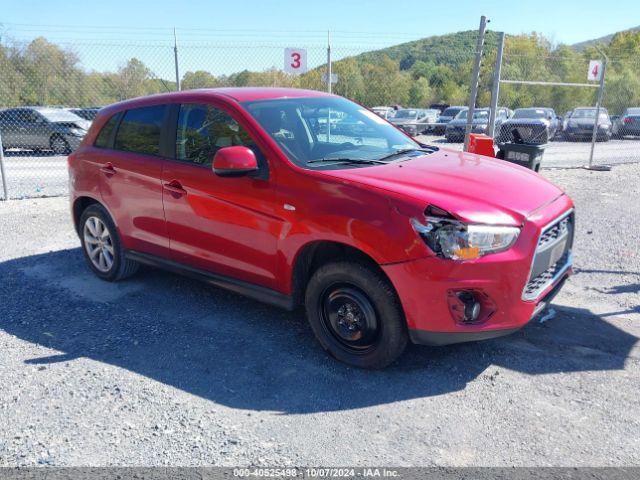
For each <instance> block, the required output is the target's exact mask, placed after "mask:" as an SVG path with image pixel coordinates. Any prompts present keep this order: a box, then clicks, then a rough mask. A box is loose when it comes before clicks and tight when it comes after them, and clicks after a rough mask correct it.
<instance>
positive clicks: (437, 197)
mask: <svg viewBox="0 0 640 480" xmlns="http://www.w3.org/2000/svg"><path fill="white" fill-rule="evenodd" d="M322 173H323V174H326V175H329V176H331V177H334V178H339V179H342V180H344V181H348V182H353V183H358V184H361V185H366V186H368V187H373V188H376V189H379V190H385V191H387V192H388V193H389V194H390V196H391V197H394V198H396V199H398V200H400V201H402V202H407V201H408V202H410V203H412V204H413V205H415V206H416V207H418V208H420V209H421V210H422V209H424V208H426V206H427V205H430V204H431V205H435V206H438V207H440V208H442V209H444V210H447V211H448V212H450V213H451V214H453V215H455V216H457V217H458V218H459V219H461V220H463V221H466V222H470V223H486V224H498V225H521V224H522V223H523V222H524V220H525V218H526V217H527V216H528V215H529V214H531V213H532V212H534V211H535V210H537V209H539V208H540V207H542V206H544V205H547V204H549V203H551V202H553V201H554V200H555V199H557V198H558V197H559V196H561V195H563V192H562V190H560V189H559V188H558V187H556V186H555V185H553V184H552V183H550V182H548V181H547V180H545V179H544V178H543V177H541V176H539V175H538V174H536V173H534V172H533V171H532V170H529V169H526V168H524V167H520V166H518V165H514V164H512V163H509V162H505V161H503V160H496V159H493V158H489V157H483V156H481V155H475V154H470V153H465V152H457V151H453V150H439V151H437V152H435V153H432V154H429V155H423V156H419V157H413V158H411V159H409V160H406V161H397V162H393V163H389V164H387V165H379V166H372V167H363V168H350V169H342V170H324V171H322Z"/></svg>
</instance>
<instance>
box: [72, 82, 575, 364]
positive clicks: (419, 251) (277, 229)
mask: <svg viewBox="0 0 640 480" xmlns="http://www.w3.org/2000/svg"><path fill="white" fill-rule="evenodd" d="M327 111H336V112H339V113H340V114H341V117H342V118H344V119H347V118H349V117H353V118H354V119H355V122H356V123H358V122H360V123H362V124H364V125H365V127H366V129H368V130H370V131H371V132H372V136H371V137H369V138H368V139H367V140H368V141H367V142H362V143H361V142H359V141H358V138H356V137H351V138H350V137H348V136H346V135H328V134H314V133H313V132H314V129H313V127H312V125H313V124H317V120H319V118H320V117H322V116H326V112H327ZM314 120H315V121H314ZM400 162H401V163H400ZM399 167H402V168H399ZM69 177H70V203H71V212H72V219H73V224H74V226H75V230H76V233H77V234H78V236H79V239H80V242H81V244H82V252H83V255H84V258H85V260H86V263H87V266H88V268H90V269H91V271H93V272H94V274H95V275H96V276H97V277H99V278H101V279H103V280H106V281H116V280H121V279H124V278H126V277H129V276H131V275H133V274H134V273H135V271H136V269H137V268H138V266H139V265H140V264H147V265H152V266H155V267H161V268H167V269H169V270H171V271H174V272H177V273H182V274H185V275H190V276H192V277H195V278H197V279H200V280H204V281H206V282H208V283H209V284H212V285H215V286H218V287H224V288H228V289H231V290H232V291H234V292H236V293H241V294H244V295H247V296H249V297H251V298H254V299H257V300H260V301H263V302H268V303H270V304H273V305H277V306H279V307H282V308H285V309H288V310H290V311H294V310H298V307H300V306H304V308H305V309H306V313H307V318H308V321H309V323H310V326H311V329H312V330H313V332H314V333H315V335H316V337H317V339H318V341H319V343H320V344H321V345H322V347H323V348H324V349H325V350H327V351H328V352H329V353H330V354H331V355H333V356H334V357H335V358H337V359H339V360H341V361H343V362H346V363H348V364H350V365H354V366H357V367H364V368H380V367H384V366H386V365H388V364H390V363H391V362H393V361H394V360H395V359H396V358H397V357H398V356H399V355H400V354H401V353H402V351H403V350H404V349H405V347H406V345H407V343H408V342H409V341H410V340H411V341H413V342H415V343H423V344H429V345H444V344H448V343H456V342H464V341H470V340H476V339H477V340H481V339H487V338H491V337H497V336H502V335H506V334H509V333H511V332H513V331H515V330H517V329H520V328H522V327H524V326H525V325H526V324H527V323H528V322H529V321H530V320H531V319H532V318H533V317H534V316H535V315H537V314H538V313H539V312H541V311H542V309H544V308H545V307H546V306H547V305H548V303H549V302H550V301H551V299H552V298H553V296H554V295H555V294H556V293H557V291H558V290H559V289H560V288H561V287H562V285H563V283H564V281H565V280H566V278H567V277H568V276H569V275H570V274H571V266H572V255H571V252H572V243H573V231H574V214H573V203H572V201H571V199H570V198H569V197H568V196H567V195H566V194H564V193H563V192H562V190H560V189H559V188H558V187H556V186H554V185H552V184H551V183H550V182H548V181H547V180H545V179H544V178H542V177H541V176H539V175H536V174H535V173H533V172H529V171H527V170H525V169H522V168H520V167H517V166H514V165H511V164H509V163H506V162H503V161H500V160H496V159H493V158H488V157H483V156H480V155H474V154H471V153H469V154H466V155H465V156H464V158H463V157H462V156H460V155H458V154H455V155H452V154H451V153H450V152H445V151H441V150H439V149H438V148H437V147H429V146H425V145H423V144H420V143H418V142H416V141H414V140H413V139H412V138H410V137H409V136H408V135H406V134H405V133H403V132H400V131H398V129H396V128H394V127H392V126H391V125H389V124H388V123H387V122H386V121H384V120H381V119H380V118H378V117H376V116H375V114H373V113H371V112H370V111H369V110H367V109H364V108H363V107H362V106H360V105H358V104H356V103H353V102H350V101H348V100H346V99H344V98H341V97H338V96H335V95H329V94H326V93H323V92H318V91H311V90H297V89H280V88H279V89H275V88H274V89H270V88H222V89H210V90H191V91H182V92H172V93H167V94H160V95H153V96H150V97H146V98H138V99H134V100H129V101H125V102H122V103H119V104H116V105H112V106H110V107H106V108H103V109H101V110H100V113H99V114H98V116H97V117H96V119H95V121H94V123H93V125H92V127H91V129H90V131H89V133H88V134H87V136H86V137H85V139H84V141H83V142H82V145H81V146H80V148H79V149H78V150H76V151H75V152H74V153H73V154H72V155H70V156H69ZM143 281H144V280H143ZM184 313H185V315H188V314H189V312H184ZM246 326H247V329H246V335H247V339H248V341H260V339H259V338H252V337H251V334H252V332H251V328H250V325H249V324H247V325H246ZM298 344H304V342H298Z"/></svg>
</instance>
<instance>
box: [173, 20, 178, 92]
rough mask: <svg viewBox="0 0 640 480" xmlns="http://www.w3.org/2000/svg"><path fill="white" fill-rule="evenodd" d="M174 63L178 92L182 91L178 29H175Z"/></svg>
mask: <svg viewBox="0 0 640 480" xmlns="http://www.w3.org/2000/svg"><path fill="white" fill-rule="evenodd" d="M173 61H174V63H175V67H176V91H178V92H179V91H180V73H179V72H178V37H177V36H176V29H175V27H174V28H173Z"/></svg>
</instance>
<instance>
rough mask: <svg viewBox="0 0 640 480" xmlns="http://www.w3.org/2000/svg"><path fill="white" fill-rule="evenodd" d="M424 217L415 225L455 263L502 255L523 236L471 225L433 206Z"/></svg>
mask: <svg viewBox="0 0 640 480" xmlns="http://www.w3.org/2000/svg"><path fill="white" fill-rule="evenodd" d="M424 214H425V215H424V221H421V220H419V219H417V218H412V219H411V225H412V226H413V228H414V230H415V231H416V232H417V233H418V234H419V235H420V237H422V239H423V240H424V241H425V243H426V244H427V246H428V247H429V248H430V249H431V250H433V251H434V252H435V253H436V254H437V255H438V256H440V257H444V258H449V259H451V260H473V259H476V258H480V257H482V256H483V255H488V254H490V253H497V252H502V251H504V250H507V249H508V248H510V247H511V246H512V245H513V244H514V243H515V241H516V239H517V238H518V235H519V234H520V229H519V228H518V227H506V226H497V225H479V224H467V223H464V222H461V221H460V220H457V219H456V218H454V217H453V216H452V215H451V214H449V213H448V212H446V211H444V210H442V209H440V208H438V207H434V206H432V205H431V206H429V207H427V209H426V210H425V212H424Z"/></svg>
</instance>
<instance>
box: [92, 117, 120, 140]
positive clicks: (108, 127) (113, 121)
mask: <svg viewBox="0 0 640 480" xmlns="http://www.w3.org/2000/svg"><path fill="white" fill-rule="evenodd" d="M117 123H118V114H117V113H116V114H115V115H114V116H113V117H111V118H110V119H109V120H108V121H107V123H105V124H104V125H103V126H102V130H100V133H98V136H97V137H96V141H95V143H94V145H95V146H96V147H98V148H110V147H111V138H112V136H113V131H114V130H115V129H116V125H117Z"/></svg>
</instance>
